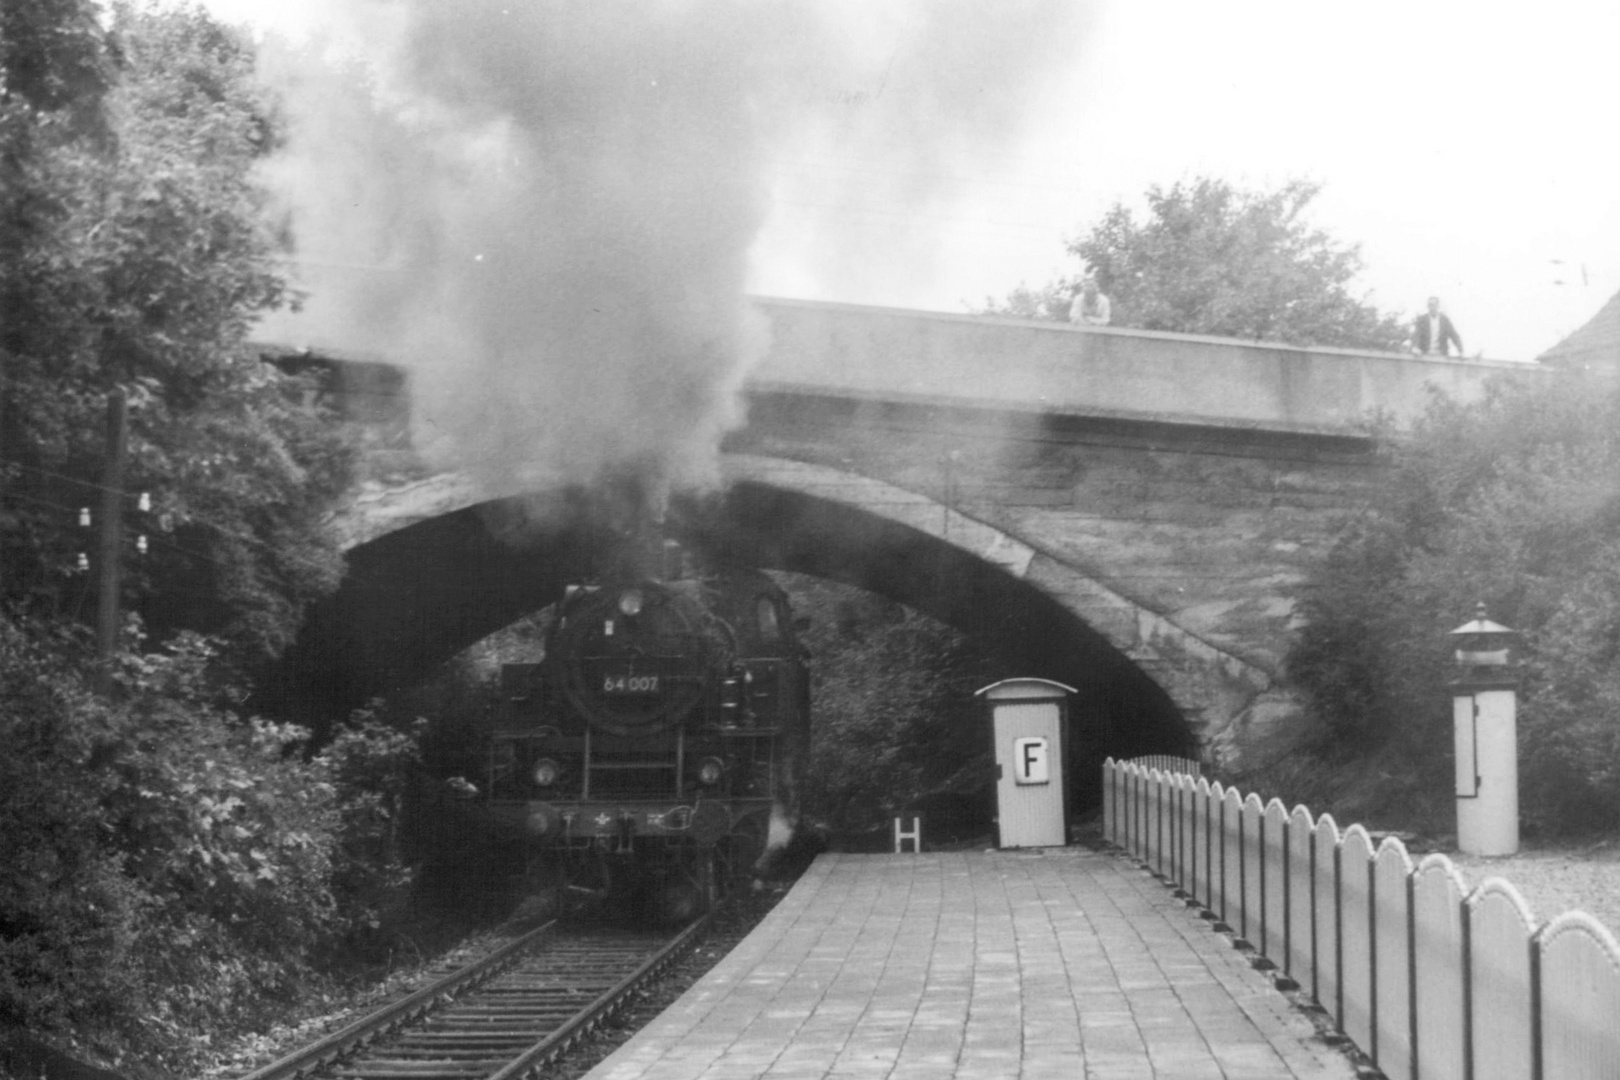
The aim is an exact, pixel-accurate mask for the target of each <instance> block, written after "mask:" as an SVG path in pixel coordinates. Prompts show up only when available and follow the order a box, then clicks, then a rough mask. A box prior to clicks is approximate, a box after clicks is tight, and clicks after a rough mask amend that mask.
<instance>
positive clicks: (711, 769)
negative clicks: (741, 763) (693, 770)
mask: <svg viewBox="0 0 1620 1080" xmlns="http://www.w3.org/2000/svg"><path fill="white" fill-rule="evenodd" d="M725 772H726V766H725V763H724V762H722V761H721V760H720V759H719V758H717V757H706V758H704V759H703V763H702V764H701V765H699V766H698V783H700V784H702V785H703V786H704V787H714V785H716V784H718V783H719V782H720V778H721V777H722V776H724V775H725Z"/></svg>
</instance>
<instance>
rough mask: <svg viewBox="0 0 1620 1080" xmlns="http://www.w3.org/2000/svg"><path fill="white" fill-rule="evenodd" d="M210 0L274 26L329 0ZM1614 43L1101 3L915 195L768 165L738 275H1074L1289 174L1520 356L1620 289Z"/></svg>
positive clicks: (1441, 10) (1499, 346) (786, 164)
mask: <svg viewBox="0 0 1620 1080" xmlns="http://www.w3.org/2000/svg"><path fill="white" fill-rule="evenodd" d="M986 2H990V0H986ZM209 6H210V7H212V8H214V9H215V10H216V11H218V12H219V13H220V14H222V15H224V16H226V17H229V18H233V19H243V18H247V19H251V20H253V21H257V22H260V23H264V24H269V25H276V26H279V27H281V28H283V29H287V28H294V29H296V28H299V27H305V26H309V25H312V24H315V23H318V22H319V21H320V16H319V14H318V13H319V12H320V11H321V10H322V7H323V5H322V4H321V3H320V0H210V5H209ZM1617 43H1620V4H1615V3H1613V2H1612V0H1589V2H1588V0H1543V2H1542V3H1539V4H1537V5H1535V6H1534V7H1533V8H1531V9H1525V8H1519V7H1516V6H1510V5H1487V4H1480V3H1477V2H1472V0H1457V2H1451V0H1428V2H1424V0H1418V2H1393V0H1358V2H1357V3H1354V4H1331V5H1328V4H1322V5H1315V4H1312V5H1307V4H1302V3H1299V2H1298V0H1286V2H1285V0H1229V2H1226V3H1210V2H1208V0H1103V2H1101V3H1098V4H1095V5H1093V13H1092V17H1091V18H1090V19H1089V20H1088V21H1087V24H1086V26H1085V27H1084V31H1083V33H1077V34H1076V35H1075V41H1074V48H1073V54H1074V55H1073V62H1072V64H1069V65H1066V69H1065V71H1064V72H1062V73H1061V75H1060V76H1059V77H1057V78H1055V79H1054V80H1053V81H1052V82H1051V83H1050V84H1048V85H1047V86H1046V88H1045V89H1043V90H1042V91H1040V92H1038V93H1032V94H1031V97H1030V100H1029V102H1028V110H1027V126H1026V128H1025V131H1024V134H1023V136H1022V137H1021V138H1019V139H1016V140H1015V143H1016V145H1015V146H1014V147H1013V148H1011V149H1008V150H1005V151H1004V152H998V153H995V154H981V155H977V156H975V155H974V154H972V153H964V154H962V155H960V156H959V157H958V159H957V164H956V165H955V166H953V167H952V168H951V170H950V172H949V174H948V175H934V176H930V177H927V178H926V180H927V181H928V182H929V183H930V184H932V185H933V189H934V192H935V194H934V195H933V196H932V197H929V198H925V199H922V200H915V199H914V200H911V201H909V202H901V201H873V200H872V199H870V198H862V195H861V191H860V188H859V185H855V186H854V187H853V188H852V187H851V185H849V184H847V183H846V184H842V185H838V186H837V193H836V195H830V196H828V197H827V198H815V197H813V196H807V195H806V192H809V191H812V190H813V185H814V180H815V177H817V176H832V177H842V178H843V179H845V180H847V179H849V178H850V177H851V176H855V177H858V176H859V175H860V174H861V171H862V170H872V171H873V173H874V174H876V173H879V172H881V171H883V170H888V169H892V168H894V167H896V166H893V165H892V164H891V161H890V160H868V161H863V160H860V159H858V158H852V157H851V156H850V152H849V151H848V150H847V149H841V148H838V147H836V146H830V145H829V146H810V147H809V148H807V149H806V150H805V151H804V152H802V153H796V154H795V155H794V156H793V158H792V160H790V161H782V162H778V163H777V164H778V167H779V168H780V169H782V170H783V179H782V180H781V182H779V183H778V184H777V185H776V186H775V187H774V188H773V190H774V191H775V192H776V193H777V199H776V201H775V202H774V204H773V206H772V209H771V217H770V219H769V222H768V223H767V226H766V228H765V231H764V232H763V234H762V235H761V237H760V239H759V241H758V243H757V244H756V246H755V257H756V270H755V281H754V286H755V289H756V291H759V292H764V293H770V294H775V295H786V296H799V297H805V298H809V299H824V300H841V301H849V302H854V303H866V304H885V305H894V306H901V307H919V308H928V309H935V310H943V311H962V310H965V309H966V308H967V307H969V306H979V305H982V303H983V302H984V300H985V298H986V297H989V296H995V297H1001V296H1004V295H1005V294H1006V293H1007V292H1008V291H1009V290H1011V289H1012V288H1013V287H1015V286H1016V285H1018V284H1019V283H1020V282H1021V281H1022V282H1027V283H1029V284H1030V285H1032V286H1033V285H1040V284H1044V283H1046V282H1047V281H1049V280H1050V279H1052V278H1054V277H1056V276H1058V275H1060V274H1067V273H1072V272H1073V271H1074V269H1075V264H1074V262H1073V261H1072V258H1071V257H1070V256H1068V255H1067V254H1066V253H1065V251H1064V242H1065V240H1066V239H1068V238H1071V237H1075V236H1078V235H1080V234H1082V233H1083V232H1084V231H1085V227H1086V226H1087V225H1089V223H1090V222H1092V221H1094V220H1095V219H1096V218H1097V217H1098V216H1100V214H1101V213H1102V211H1103V210H1105V209H1106V208H1107V207H1108V206H1109V205H1111V204H1112V203H1113V202H1115V201H1116V200H1122V199H1123V200H1125V201H1127V202H1130V203H1135V202H1137V201H1138V200H1139V197H1140V194H1141V193H1142V192H1143V191H1144V190H1145V189H1146V188H1147V186H1148V185H1150V184H1154V183H1158V184H1162V185H1169V184H1171V183H1173V182H1175V181H1176V180H1178V179H1185V178H1191V177H1194V176H1198V175H1209V176H1216V177H1222V178H1226V179H1229V180H1233V181H1236V182H1240V183H1245V184H1250V185H1256V186H1266V187H1271V186H1276V185H1278V184H1280V183H1282V182H1283V181H1285V180H1287V179H1290V178H1294V177H1305V178H1309V179H1315V180H1319V181H1322V182H1323V183H1324V184H1325V190H1324V192H1323V194H1322V195H1321V196H1320V197H1319V199H1318V201H1317V203H1316V206H1315V215H1314V223H1315V224H1317V225H1318V226H1320V227H1323V228H1325V229H1327V230H1328V231H1329V232H1330V233H1332V234H1333V235H1334V236H1335V237H1337V238H1339V239H1340V240H1343V241H1347V242H1359V243H1360V244H1361V246H1362V256H1363V260H1364V262H1365V265H1366V270H1365V273H1364V277H1363V281H1362V283H1361V284H1362V286H1363V288H1364V289H1365V290H1366V292H1367V293H1369V294H1370V299H1372V301H1373V302H1374V303H1376V304H1378V305H1379V306H1380V307H1382V308H1384V309H1386V310H1395V311H1400V312H1404V313H1406V314H1407V315H1414V314H1416V313H1417V312H1418V311H1419V310H1421V309H1422V307H1423V304H1424V300H1425V298H1426V297H1427V296H1429V295H1430V294H1438V295H1439V296H1440V297H1441V298H1442V301H1443V303H1444V306H1445V308H1446V310H1447V311H1448V312H1449V313H1450V314H1451V316H1452V318H1453V320H1454V321H1455V322H1456V324H1457V327H1458V329H1459V331H1460V332H1461V334H1462V337H1463V341H1464V345H1465V349H1466V351H1467V353H1468V354H1470V355H1473V354H1475V353H1476V352H1479V351H1483V352H1484V354H1485V355H1486V356H1489V357H1493V358H1500V359H1512V360H1529V359H1532V358H1533V357H1534V356H1535V355H1536V354H1537V353H1539V352H1541V351H1542V350H1544V349H1546V348H1548V347H1550V346H1551V345H1553V344H1554V343H1555V342H1556V341H1558V340H1559V339H1560V338H1561V337H1562V336H1564V335H1565V334H1567V333H1569V332H1570V331H1572V330H1574V329H1575V328H1576V327H1578V326H1579V325H1580V324H1581V323H1583V322H1585V321H1586V320H1587V319H1588V318H1590V317H1591V315H1592V314H1594V313H1595V312H1596V311H1597V309H1598V308H1599V307H1600V306H1601V305H1602V304H1603V302H1604V301H1605V300H1607V299H1608V298H1609V297H1610V296H1611V295H1613V294H1614V293H1615V292H1616V291H1620V139H1617V138H1616V137H1615V135H1614V130H1615V128H1616V126H1617V122H1620V52H1617V48H1620V46H1617ZM891 179H893V178H891ZM895 186H898V185H894V184H889V185H879V187H880V188H882V187H895ZM829 190H831V189H829ZM900 233H904V234H906V235H908V236H910V237H912V238H915V237H917V236H921V235H926V236H927V237H928V238H929V240H930V241H931V243H932V244H933V245H937V246H936V247H935V248H934V249H933V250H931V251H930V252H929V254H928V257H927V258H926V259H922V260H914V261H921V262H925V263H926V265H905V266H893V267H889V268H888V270H889V272H886V273H872V274H866V275H824V274H819V273H817V272H815V271H813V270H811V269H810V268H808V267H806V266H805V265H803V264H802V263H800V262H799V261H798V260H797V258H796V251H797V250H798V248H799V246H800V245H801V243H802V239H803V238H804V237H805V236H807V235H811V234H822V235H827V234H832V235H838V236H840V237H842V238H843V246H845V247H847V248H849V249H851V250H862V249H866V250H869V251H871V252H872V259H873V260H874V263H875V265H877V266H879V267H881V266H882V261H883V254H882V253H883V252H885V251H895V250H900V251H904V252H906V253H907V255H908V256H914V254H915V252H916V251H917V250H919V249H918V248H917V247H916V246H915V244H914V243H908V244H898V245H897V244H895V243H893V240H894V238H895V237H896V236H897V235H898V234H900ZM925 249H926V248H925Z"/></svg>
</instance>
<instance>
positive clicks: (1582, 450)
mask: <svg viewBox="0 0 1620 1080" xmlns="http://www.w3.org/2000/svg"><path fill="white" fill-rule="evenodd" d="M1538 383H1539V385H1538V384H1534V383H1533V384H1530V385H1524V384H1514V383H1504V384H1498V385H1495V386H1493V387H1492V389H1491V391H1490V393H1489V394H1488V396H1487V397H1486V398H1485V399H1484V400H1482V401H1481V402H1479V403H1477V404H1474V405H1468V406H1463V405H1458V404H1455V403H1453V402H1450V401H1449V400H1446V399H1439V400H1437V401H1436V402H1435V403H1434V404H1433V405H1432V406H1431V408H1430V410H1429V412H1428V414H1427V416H1426V417H1425V418H1424V420H1423V421H1422V422H1421V423H1420V424H1419V425H1418V426H1417V428H1416V429H1415V431H1414V432H1413V433H1412V435H1411V436H1410V438H1409V439H1406V440H1404V441H1402V442H1399V443H1396V444H1394V446H1393V448H1392V449H1391V451H1390V461H1389V465H1390V473H1389V476H1388V479H1387V480H1386V482H1385V483H1383V484H1381V485H1380V487H1379V491H1378V494H1377V496H1376V498H1375V501H1374V503H1373V505H1372V506H1371V507H1370V508H1369V509H1368V512H1367V513H1366V515H1365V516H1364V517H1363V518H1362V519H1361V520H1360V521H1359V522H1357V523H1356V524H1355V526H1354V527H1353V528H1351V529H1349V530H1347V532H1346V535H1345V537H1344V538H1343V539H1342V540H1341V541H1340V543H1339V544H1338V545H1337V547H1336V549H1335V550H1334V552H1333V553H1332V555H1331V556H1330V558H1329V560H1328V562H1327V564H1326V566H1325V567H1324V569H1323V571H1322V572H1321V573H1320V574H1319V576H1318V577H1317V579H1316V581H1315V582H1314V583H1313V586H1312V592H1311V594H1310V595H1309V597H1308V598H1307V600H1306V602H1305V603H1304V605H1303V608H1302V614H1303V615H1304V616H1305V620H1306V621H1305V625H1304V627H1303V629H1302V631H1301V634H1300V636H1299V639H1298V642H1297V644H1296V646H1295V648H1294V649H1293V650H1292V652H1291V655H1290V657H1289V660H1288V670H1289V673H1290V677H1291V678H1292V679H1293V680H1294V681H1295V682H1296V684H1297V685H1299V686H1300V687H1301V688H1302V689H1303V690H1304V692H1305V693H1306V695H1307V698H1308V701H1309V703H1310V709H1311V712H1312V714H1313V715H1315V716H1316V717H1317V718H1318V719H1320V720H1321V721H1322V722H1323V723H1324V725H1325V726H1326V728H1327V730H1328V732H1329V733H1330V735H1331V738H1332V741H1333V743H1334V744H1335V745H1336V748H1337V750H1338V751H1340V752H1350V753H1352V754H1354V755H1355V756H1358V757H1360V758H1362V759H1365V760H1370V761H1375V762H1376V763H1377V769H1378V770H1379V771H1382V772H1383V773H1384V774H1385V775H1387V776H1389V777H1391V778H1392V779H1393V781H1394V784H1395V786H1396V787H1397V788H1400V789H1403V790H1404V791H1405V792H1406V793H1408V794H1411V795H1416V794H1418V793H1422V792H1429V793H1431V795H1433V798H1431V799H1430V800H1429V801H1430V802H1431V803H1432V804H1433V806H1434V808H1436V809H1443V808H1444V807H1442V806H1441V804H1442V803H1444V804H1446V806H1449V799H1450V791H1451V787H1450V783H1449V779H1448V777H1449V770H1450V768H1451V763H1450V756H1451V725H1452V721H1451V711H1450V702H1449V699H1448V697H1447V695H1446V693H1445V691H1444V687H1445V685H1446V682H1447V680H1448V678H1449V677H1450V674H1451V671H1450V669H1451V653H1450V648H1449V645H1448V639H1447V633H1448V631H1450V630H1451V629H1453V628H1455V627H1456V626H1458V625H1460V624H1461V623H1463V622H1465V621H1466V620H1467V619H1469V618H1471V617H1472V615H1473V611H1474V607H1475V605H1476V604H1477V603H1479V602H1483V603H1485V605H1486V607H1487V610H1488V612H1489V614H1490V617H1491V618H1492V619H1494V620H1496V621H1498V622H1501V623H1505V624H1506V625H1508V626H1511V627H1513V628H1514V629H1515V630H1518V631H1520V633H1521V634H1522V635H1523V643H1524V646H1525V651H1526V655H1527V659H1526V663H1525V673H1526V680H1525V683H1524V686H1523V688H1522V691H1521V695H1520V709H1519V714H1520V733H1521V750H1520V753H1521V757H1520V776H1521V804H1522V806H1523V809H1524V813H1525V818H1526V821H1527V823H1528V824H1529V825H1531V826H1533V827H1536V828H1540V829H1543V830H1548V831H1580V830H1588V829H1598V828H1604V827H1608V826H1611V825H1614V824H1620V771H1617V770H1616V767H1615V762H1616V761H1620V573H1617V571H1616V569H1615V568H1616V567H1617V566H1620V539H1617V537H1620V434H1617V433H1620V395H1617V394H1616V393H1615V390H1614V388H1612V387H1606V388H1605V387H1602V386H1599V385H1596V384H1593V383H1591V382H1589V381H1587V380H1585V379H1582V378H1579V377H1559V378H1557V379H1556V380H1553V379H1547V380H1538ZM1419 801H1421V800H1419Z"/></svg>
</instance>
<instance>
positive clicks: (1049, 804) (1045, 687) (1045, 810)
mask: <svg viewBox="0 0 1620 1080" xmlns="http://www.w3.org/2000/svg"><path fill="white" fill-rule="evenodd" d="M1073 693H1074V688H1073V687H1071V686H1064V685H1063V684H1062V683H1059V682H1052V681H1051V680H1049V679H1003V680H1002V681H1001V682H998V683H992V684H991V685H989V686H986V687H985V688H984V689H982V690H980V691H978V693H977V695H976V696H977V697H981V698H983V699H984V701H985V704H986V705H987V706H988V708H989V712H990V729H991V733H992V738H993V739H994V741H995V747H996V811H997V815H996V816H997V821H998V822H999V823H1000V835H1001V840H1000V846H1001V847H1004V848H1019V847H1061V846H1063V845H1064V844H1065V843H1067V842H1068V831H1067V828H1066V825H1067V821H1068V814H1067V806H1066V797H1065V791H1066V789H1067V786H1068V785H1067V773H1068V769H1067V762H1066V758H1065V752H1066V750H1067V747H1068V742H1069V740H1068V731H1067V728H1068V720H1069V695H1070V694H1073Z"/></svg>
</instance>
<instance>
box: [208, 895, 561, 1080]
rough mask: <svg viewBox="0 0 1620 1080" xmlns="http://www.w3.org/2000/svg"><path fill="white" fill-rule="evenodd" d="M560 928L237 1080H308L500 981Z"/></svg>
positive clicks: (544, 930)
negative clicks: (496, 979) (381, 1038)
mask: <svg viewBox="0 0 1620 1080" xmlns="http://www.w3.org/2000/svg"><path fill="white" fill-rule="evenodd" d="M556 927H557V922H556V920H555V919H553V920H552V921H551V922H548V923H545V924H544V925H542V926H537V927H535V928H534V929H533V930H530V931H529V932H528V933H526V934H524V935H523V936H522V937H518V938H514V939H513V940H511V941H509V942H507V943H506V944H505V945H502V946H501V947H500V948H498V949H496V950H494V951H493V952H491V953H490V954H489V955H488V956H484V957H480V958H479V959H477V960H474V961H473V962H472V963H470V964H467V965H465V966H463V967H460V968H457V969H456V970H455V971H453V972H451V973H450V974H449V975H446V976H444V977H443V978H441V979H436V980H434V981H433V982H431V983H429V984H428V985H427V986H424V987H422V988H421V989H420V990H417V991H415V992H413V993H411V994H407V995H406V996H405V997H402V998H400V999H399V1000H398V1001H396V1002H394V1003H392V1004H390V1005H385V1006H383V1007H382V1008H381V1009H378V1010H377V1011H376V1012H373V1013H368V1014H367V1015H365V1016H363V1017H361V1018H360V1019H359V1020H356V1021H355V1022H354V1023H352V1024H349V1025H348V1026H347V1027H344V1028H340V1029H339V1030H337V1031H334V1032H333V1033H332V1034H330V1035H326V1036H324V1037H322V1038H320V1039H318V1040H316V1041H315V1042H312V1043H310V1044H309V1045H308V1046H305V1047H303V1048H302V1049H299V1050H294V1051H293V1052H292V1053H290V1054H288V1055H286V1056H285V1057H282V1058H279V1059H277V1060H275V1061H272V1062H271V1063H270V1064H268V1065H265V1066H264V1067H262V1068H259V1069H255V1070H253V1071H252V1072H250V1073H248V1074H246V1075H245V1076H242V1077H240V1078H239V1080H291V1078H293V1077H299V1076H307V1075H309V1074H310V1073H312V1072H314V1071H315V1070H317V1069H322V1068H325V1067H326V1066H328V1065H331V1064H333V1063H334V1062H336V1061H337V1060H338V1059H339V1058H342V1057H344V1056H346V1055H348V1054H349V1053H351V1052H352V1051H353V1050H355V1049H356V1048H357V1047H360V1046H364V1045H365V1044H366V1043H368V1042H371V1041H372V1040H374V1039H376V1038H377V1037H378V1036H379V1035H385V1034H387V1033H389V1032H390V1031H392V1030H394V1029H395V1028H397V1027H399V1026H401V1025H403V1024H406V1023H409V1022H410V1021H412V1020H415V1019H416V1018H417V1017H419V1016H421V1015H422V1014H424V1013H426V1012H428V1011H430V1010H431V1009H433V1008H436V1007H437V1006H439V1005H441V1004H443V1002H444V1000H445V999H447V998H451V997H454V996H455V995H456V994H458V993H463V992H465V991H467V990H470V989H472V988H473V987H475V986H478V985H480V984H481V983H484V982H487V981H488V980H489V979H491V978H494V977H495V976H496V975H499V974H500V973H501V972H502V971H504V970H506V968H508V967H510V966H511V965H512V964H515V963H517V961H518V960H520V959H521V958H522V956H523V954H524V953H526V952H528V951H529V950H530V949H532V948H534V947H535V946H536V945H539V944H540V943H541V942H542V941H544V940H546V939H547V938H549V937H551V936H552V935H553V933H554V932H555V931H556Z"/></svg>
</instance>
